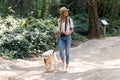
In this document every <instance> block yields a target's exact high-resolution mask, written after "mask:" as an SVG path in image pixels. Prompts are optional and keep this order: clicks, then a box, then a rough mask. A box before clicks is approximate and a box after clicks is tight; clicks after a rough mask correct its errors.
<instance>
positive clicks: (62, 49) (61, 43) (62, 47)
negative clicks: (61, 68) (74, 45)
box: [59, 37, 65, 65]
mask: <svg viewBox="0 0 120 80" xmlns="http://www.w3.org/2000/svg"><path fill="white" fill-rule="evenodd" d="M64 45H65V42H64V40H63V39H62V38H61V37H60V38H59V51H60V57H61V60H62V63H63V65H64V62H65V61H64Z"/></svg>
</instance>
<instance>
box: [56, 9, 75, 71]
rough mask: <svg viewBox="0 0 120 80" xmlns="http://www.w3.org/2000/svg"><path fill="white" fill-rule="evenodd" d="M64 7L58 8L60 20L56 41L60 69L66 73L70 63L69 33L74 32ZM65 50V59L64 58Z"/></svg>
mask: <svg viewBox="0 0 120 80" xmlns="http://www.w3.org/2000/svg"><path fill="white" fill-rule="evenodd" d="M68 11H69V9H67V8H66V7H62V8H60V18H59V20H58V32H57V39H56V42H58V45H59V51H60V57H61V60H62V69H63V70H64V71H68V68H69V61H70V56H69V54H70V47H71V33H73V31H74V25H73V21H72V19H71V18H70V17H69V16H68ZM64 49H65V57H64Z"/></svg>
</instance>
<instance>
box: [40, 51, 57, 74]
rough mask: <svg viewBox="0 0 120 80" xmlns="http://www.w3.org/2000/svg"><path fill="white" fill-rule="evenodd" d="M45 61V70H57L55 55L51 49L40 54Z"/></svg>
mask: <svg viewBox="0 0 120 80" xmlns="http://www.w3.org/2000/svg"><path fill="white" fill-rule="evenodd" d="M42 57H43V59H44V63H45V70H46V71H47V72H50V71H56V70H57V56H56V53H54V52H53V50H48V51H46V52H44V53H43V54H42Z"/></svg>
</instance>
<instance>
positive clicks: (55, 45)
mask: <svg viewBox="0 0 120 80" xmlns="http://www.w3.org/2000/svg"><path fill="white" fill-rule="evenodd" d="M56 46H57V43H56V42H55V48H54V49H53V54H54V52H55V50H56Z"/></svg>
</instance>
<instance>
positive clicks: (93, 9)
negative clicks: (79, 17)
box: [86, 0, 100, 38]
mask: <svg viewBox="0 0 120 80" xmlns="http://www.w3.org/2000/svg"><path fill="white" fill-rule="evenodd" d="M86 3H87V6H88V12H89V29H88V30H89V36H90V38H100V22H99V16H98V11H97V3H96V1H95V0H86Z"/></svg>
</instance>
